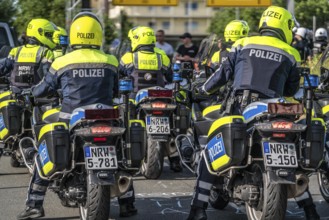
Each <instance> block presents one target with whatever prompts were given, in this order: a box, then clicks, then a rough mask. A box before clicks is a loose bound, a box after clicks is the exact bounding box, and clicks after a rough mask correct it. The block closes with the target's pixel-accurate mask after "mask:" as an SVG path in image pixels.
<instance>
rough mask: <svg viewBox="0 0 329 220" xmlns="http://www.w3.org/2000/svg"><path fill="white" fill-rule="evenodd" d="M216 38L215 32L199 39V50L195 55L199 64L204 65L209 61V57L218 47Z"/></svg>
mask: <svg viewBox="0 0 329 220" xmlns="http://www.w3.org/2000/svg"><path fill="white" fill-rule="evenodd" d="M218 39H219V38H218V36H217V35H216V34H211V35H210V36H208V37H206V38H204V39H203V40H202V41H201V43H200V47H199V51H198V53H197V55H196V57H195V58H196V61H197V62H198V64H199V66H205V65H208V64H209V63H210V61H211V57H212V56H213V54H214V53H215V52H216V51H218V49H219V48H218Z"/></svg>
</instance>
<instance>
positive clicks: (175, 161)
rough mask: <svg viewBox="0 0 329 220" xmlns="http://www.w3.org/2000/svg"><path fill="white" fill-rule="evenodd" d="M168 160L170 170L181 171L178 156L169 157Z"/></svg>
mask: <svg viewBox="0 0 329 220" xmlns="http://www.w3.org/2000/svg"><path fill="white" fill-rule="evenodd" d="M169 162H170V169H171V170H172V171H174V172H176V173H178V172H182V171H183V167H182V165H181V163H180V159H179V157H175V158H171V159H169Z"/></svg>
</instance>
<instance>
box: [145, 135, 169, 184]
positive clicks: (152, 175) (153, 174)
mask: <svg viewBox="0 0 329 220" xmlns="http://www.w3.org/2000/svg"><path fill="white" fill-rule="evenodd" d="M164 144H165V143H164V142H159V141H155V140H150V139H149V138H148V139H147V155H146V156H145V159H144V161H143V163H142V167H141V169H142V172H141V173H142V174H143V175H144V176H145V178H146V179H158V178H159V176H160V175H161V173H162V168H163V157H164V156H163V149H164V147H165V146H164Z"/></svg>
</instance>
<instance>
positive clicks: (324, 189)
mask: <svg viewBox="0 0 329 220" xmlns="http://www.w3.org/2000/svg"><path fill="white" fill-rule="evenodd" d="M318 182H319V188H320V192H321V195H322V197H323V199H324V200H326V202H328V203H329V179H328V177H327V176H325V174H324V173H323V172H318Z"/></svg>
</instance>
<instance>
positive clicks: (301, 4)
mask: <svg viewBox="0 0 329 220" xmlns="http://www.w3.org/2000/svg"><path fill="white" fill-rule="evenodd" d="M313 16H316V26H317V28H318V27H327V25H328V20H329V3H328V0H317V1H314V0H295V17H296V19H297V21H298V22H299V23H300V25H301V26H303V27H306V28H309V29H312V26H313Z"/></svg>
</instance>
